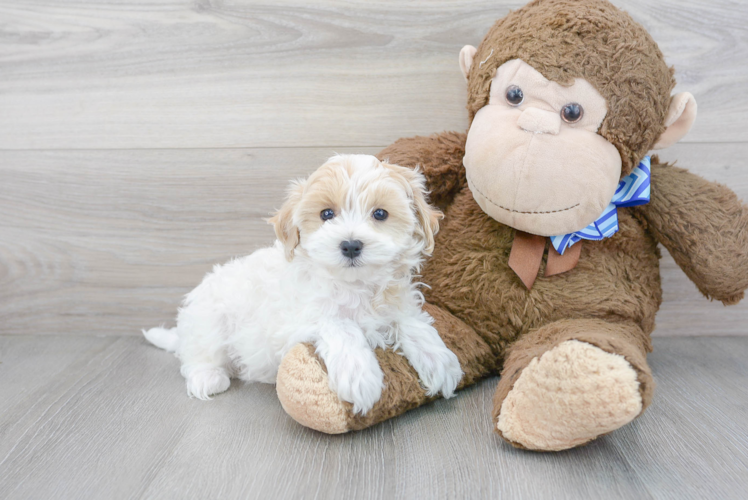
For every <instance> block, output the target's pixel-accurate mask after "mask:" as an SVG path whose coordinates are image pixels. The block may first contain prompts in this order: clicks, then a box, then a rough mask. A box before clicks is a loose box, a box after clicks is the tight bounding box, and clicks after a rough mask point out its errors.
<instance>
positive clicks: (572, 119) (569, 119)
mask: <svg viewBox="0 0 748 500" xmlns="http://www.w3.org/2000/svg"><path fill="white" fill-rule="evenodd" d="M583 116H584V108H582V106H580V105H579V104H577V103H575V102H573V103H571V104H567V105H566V106H564V109H562V110H561V118H562V119H563V120H564V121H565V122H566V123H576V122H578V121H579V120H581V119H582V117H583Z"/></svg>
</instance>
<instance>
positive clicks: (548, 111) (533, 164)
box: [464, 59, 621, 236]
mask: <svg viewBox="0 0 748 500" xmlns="http://www.w3.org/2000/svg"><path fill="white" fill-rule="evenodd" d="M607 111H608V109H607V105H606V102H605V98H604V97H602V96H601V95H600V93H599V92H598V91H597V90H595V88H594V87H593V86H592V85H590V84H589V83H588V82H587V81H585V80H584V79H581V78H577V79H576V80H575V81H574V84H573V85H571V86H568V87H564V86H561V85H559V84H558V83H555V82H551V81H549V80H548V79H546V78H545V77H544V76H543V75H541V74H540V73H539V72H538V71H536V70H535V69H533V68H532V67H531V66H530V65H528V64H527V63H525V62H523V61H521V60H519V59H513V60H511V61H508V62H506V63H504V64H503V65H501V67H499V68H498V70H497V72H496V76H495V77H494V78H493V81H492V82H491V92H490V97H489V101H488V105H486V106H484V107H483V108H481V109H480V110H479V111H478V112H477V113H476V115H475V117H474V118H473V123H472V125H471V127H470V131H469V133H468V138H467V144H466V146H465V159H464V164H465V169H466V173H467V180H468V185H469V187H470V190H471V191H472V193H473V196H474V198H475V200H476V201H477V202H478V204H479V205H480V207H481V208H482V209H483V211H484V212H486V213H487V214H489V215H490V216H491V217H493V218H494V219H496V220H498V221H499V222H502V223H504V224H506V225H508V226H511V227H513V228H515V229H519V230H522V231H527V232H531V233H533V234H539V235H542V236H553V235H557V234H563V233H571V232H574V231H578V230H580V229H582V228H584V227H586V226H587V225H589V224H590V223H592V222H593V221H594V220H595V219H596V218H597V217H598V216H599V215H600V214H601V213H602V212H603V210H604V209H605V207H607V206H608V204H609V203H610V200H611V198H612V197H613V194H614V193H615V190H616V186H617V185H618V181H619V179H620V177H621V156H620V155H619V154H618V150H617V149H616V148H615V146H613V145H612V144H611V143H609V142H608V141H606V140H605V139H604V138H603V137H601V136H600V135H598V133H597V131H598V129H599V127H600V124H601V123H602V122H603V119H604V118H605V115H606V114H607Z"/></svg>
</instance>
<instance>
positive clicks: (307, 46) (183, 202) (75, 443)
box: [0, 0, 748, 499]
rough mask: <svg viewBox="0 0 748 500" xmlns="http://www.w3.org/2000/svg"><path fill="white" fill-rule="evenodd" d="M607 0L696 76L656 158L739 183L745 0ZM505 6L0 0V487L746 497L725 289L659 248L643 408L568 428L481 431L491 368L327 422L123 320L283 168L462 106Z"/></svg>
mask: <svg viewBox="0 0 748 500" xmlns="http://www.w3.org/2000/svg"><path fill="white" fill-rule="evenodd" d="M614 3H616V4H617V5H619V6H620V7H622V8H624V9H626V10H627V11H629V12H630V13H631V15H632V16H633V17H634V18H635V19H637V20H638V21H639V22H641V23H642V24H643V25H644V26H645V27H646V28H647V29H648V30H649V31H650V32H651V33H652V35H653V36H654V38H655V39H656V40H657V41H658V42H659V44H660V47H661V48H662V51H663V53H664V54H665V56H666V58H667V60H668V62H669V63H670V64H673V65H674V66H675V68H676V77H677V79H678V81H679V85H678V87H677V89H676V91H681V90H688V91H690V92H692V93H693V94H694V95H695V96H696V99H697V100H698V102H699V118H698V120H697V124H696V126H695V128H694V130H693V131H692V133H691V134H690V135H689V136H688V137H687V138H686V139H685V140H684V141H683V143H681V144H679V145H677V146H675V147H673V148H671V149H670V150H667V151H665V152H664V153H663V154H662V155H661V156H663V157H664V158H665V159H667V160H672V161H674V160H678V164H679V165H680V166H683V167H687V168H689V169H691V170H692V171H693V172H695V173H698V174H700V175H703V176H705V177H706V178H708V179H711V180H715V181H718V182H721V183H724V184H727V185H729V186H730V187H732V188H733V189H734V190H735V191H736V192H737V193H738V194H739V195H740V196H741V197H742V198H743V199H744V200H748V168H746V163H747V162H748V2H744V1H742V0H657V1H652V0H614ZM522 4H524V0H466V1H460V0H412V1H408V2H403V1H401V0H376V1H363V0H361V1H346V0H320V1H318V2H308V1H305V0H281V1H275V0H273V1H264V2H263V1H252V0H225V1H223V0H142V1H138V2H133V1H126V0H106V1H99V2H90V1H88V0H66V1H64V2H61V1H59V0H28V1H27V0H13V1H8V0H0V498H1V499H5V498H19V499H29V498H44V499H46V498H63V499H79V498H103V499H110V498H141V497H149V498H178V499H181V498H263V499H265V498H275V497H283V498H332V497H334V498H343V497H345V498H369V497H370V498H471V497H472V498H476V497H486V498H503V497H505V498H616V497H619V498H650V497H652V498H677V499H682V498H709V497H711V498H720V499H724V498H745V491H746V490H747V487H748V458H747V457H748V438H747V435H748V434H747V431H746V428H747V427H748V389H746V388H748V380H746V368H745V367H746V363H745V361H744V360H745V359H747V357H748V301H744V303H742V304H740V305H738V306H734V307H731V308H725V307H723V306H722V305H721V304H719V303H713V302H709V301H707V300H705V299H704V298H703V297H701V295H700V294H699V293H698V291H697V290H696V288H695V287H694V285H693V284H692V283H691V282H690V281H689V280H688V279H687V278H686V277H685V275H684V274H683V273H682V272H681V271H680V269H678V267H677V266H676V265H675V263H674V262H673V260H672V259H671V258H670V257H669V256H668V255H667V254H666V255H665V257H664V259H663V262H662V276H663V289H664V303H663V306H662V309H661V311H660V313H659V315H658V317H657V324H658V327H657V330H656V332H655V335H656V336H658V338H657V339H656V342H655V347H656V349H655V352H654V354H652V355H651V356H650V362H651V365H652V368H653V370H654V371H655V375H656V377H657V380H658V383H659V386H658V392H657V395H656V398H655V402H654V404H653V406H652V407H651V408H650V409H649V410H648V411H647V413H646V414H645V415H644V416H643V417H642V418H640V419H639V420H637V421H636V422H635V423H634V424H632V425H630V426H627V427H625V428H624V429H621V430H619V431H617V432H615V433H613V434H611V435H610V436H607V437H605V438H603V439H601V440H599V441H598V442H596V443H593V444H592V445H590V446H587V447H585V448H582V449H579V450H574V451H571V452H566V453H559V454H533V453H525V452H520V451H517V450H514V449H512V448H510V447H507V446H506V445H504V444H503V443H502V442H501V441H500V440H499V439H498V438H497V437H496V436H495V435H493V434H492V433H491V431H490V418H489V406H490V400H491V396H492V393H493V390H494V387H495V383H496V381H495V380H490V381H486V382H484V383H482V384H480V385H478V386H476V387H473V388H470V389H468V390H466V391H464V393H462V394H460V396H459V397H457V398H455V399H454V400H450V401H440V402H437V403H435V404H433V405H431V406H428V407H426V408H422V409H420V410H417V411H414V412H411V413H409V414H407V415H405V416H403V417H400V418H398V419H395V420H393V421H391V422H386V423H384V424H382V425H380V426H378V427H376V428H374V429H370V430H368V431H364V432H361V433H358V434H353V435H350V436H340V437H330V436H323V435H320V434H317V433H314V432H311V431H308V430H306V429H302V428H300V427H299V426H297V425H296V424H294V423H293V422H292V421H290V420H289V419H288V418H287V417H286V415H285V414H284V413H283V411H282V409H281V407H280V405H279V404H278V401H277V398H276V397H275V394H274V390H273V388H272V387H269V386H239V385H235V386H234V387H232V389H231V390H230V391H229V392H228V393H227V394H225V395H223V396H221V397H219V398H217V399H216V400H215V401H213V402H211V403H202V402H197V401H191V400H189V399H188V398H187V397H186V395H185V393H184V388H183V385H182V381H181V379H180V377H179V374H178V370H177V363H176V360H175V359H173V358H172V357H170V356H169V355H167V354H165V353H163V352H160V351H158V350H156V349H154V348H151V347H149V346H148V345H146V344H145V343H144V341H143V340H142V338H141V337H140V333H139V331H140V328H144V327H151V326H155V325H158V324H161V323H169V322H170V321H171V320H172V318H173V317H174V314H175V311H176V307H177V305H178V303H179V300H180V298H181V297H182V296H183V295H184V294H185V293H186V292H187V291H189V289H190V288H192V287H193V286H195V285H196V284H197V283H198V282H199V280H200V278H201V276H202V275H203V274H204V273H205V272H206V271H207V270H209V269H210V267H211V266H212V265H213V264H214V263H216V262H221V261H224V260H226V259H228V258H230V257H232V256H235V255H242V254H246V253H248V252H250V251H252V250H254V249H255V248H258V247H259V246H262V245H266V244H269V243H270V242H271V241H272V230H271V228H270V227H268V226H267V225H266V224H265V222H264V220H263V219H264V218H266V217H267V216H268V215H269V213H270V212H271V211H272V210H273V209H274V208H277V207H278V206H279V205H280V202H281V197H282V195H283V190H284V188H285V186H286V184H287V182H288V180H289V179H291V178H293V177H296V176H303V175H306V174H307V173H309V172H311V171H312V170H314V169H315V168H316V167H317V166H319V165H320V164H321V163H322V162H323V161H324V160H325V159H326V158H327V157H329V156H331V155H332V154H333V153H334V152H362V153H375V152H377V151H379V150H380V149H382V148H383V147H385V146H387V145H388V144H389V143H391V142H392V141H393V140H395V139H397V138H398V137H403V136H412V135H416V134H420V135H427V134H431V133H434V132H440V131H443V130H465V129H466V128H467V113H466V111H465V101H466V96H465V82H464V80H463V78H462V75H461V74H460V72H459V69H458V64H457V55H458V53H459V50H460V48H461V47H462V46H463V45H465V44H472V45H477V44H478V43H479V42H480V40H481V38H482V37H483V35H484V34H485V33H486V31H487V29H488V28H489V27H490V26H491V24H492V23H493V22H494V21H495V20H496V19H498V18H499V17H501V16H503V15H505V14H506V13H507V12H508V11H509V9H514V8H517V7H520V6H521V5H522ZM731 337H733V338H731Z"/></svg>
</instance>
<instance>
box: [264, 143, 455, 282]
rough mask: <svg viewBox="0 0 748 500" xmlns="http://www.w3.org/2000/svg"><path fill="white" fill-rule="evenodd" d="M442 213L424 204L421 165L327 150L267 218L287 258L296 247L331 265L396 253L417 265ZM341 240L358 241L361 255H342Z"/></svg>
mask: <svg viewBox="0 0 748 500" xmlns="http://www.w3.org/2000/svg"><path fill="white" fill-rule="evenodd" d="M326 210H331V211H332V212H331V213H332V214H333V216H332V218H330V219H329V220H324V218H323V217H322V213H323V212H324V211H326ZM377 210H384V211H385V212H386V219H384V220H378V219H376V217H375V213H376V211H377ZM329 213H330V212H328V214H329ZM380 214H381V212H380ZM441 217H442V214H441V212H439V211H438V210H436V209H434V208H432V207H431V206H430V205H429V204H428V201H427V198H426V191H425V179H424V177H423V175H421V174H420V173H419V172H417V171H414V170H411V169H408V168H405V167H400V166H398V165H391V164H388V163H383V162H380V161H378V160H377V159H376V158H375V157H373V156H368V155H342V156H335V157H333V158H330V160H328V161H327V162H326V163H325V164H324V165H322V166H321V167H320V168H319V169H317V171H315V172H314V173H313V174H312V175H310V176H309V178H308V179H307V180H305V181H296V182H294V183H293V184H292V185H291V187H290V189H289V194H288V198H287V199H286V202H285V203H284V205H283V206H282V207H281V209H280V210H279V211H278V213H277V214H276V215H275V216H274V217H272V218H271V219H270V220H269V222H270V223H272V224H273V225H274V226H275V232H276V235H277V237H278V240H279V241H280V242H281V243H283V245H284V247H285V253H286V257H287V258H288V259H289V260H291V259H293V258H294V255H295V252H298V251H299V247H301V249H302V251H303V252H304V254H305V255H306V256H309V257H310V258H313V259H315V260H319V261H320V263H321V264H323V265H327V266H329V267H338V266H348V267H361V266H367V265H373V266H381V265H385V264H388V263H390V261H391V260H392V259H396V258H397V259H404V263H407V264H408V267H416V268H417V267H418V266H419V264H420V259H421V258H422V256H424V255H430V254H431V252H432V251H433V249H434V235H435V234H436V232H437V231H438V229H439V219H440V218H441ZM345 241H360V242H362V244H363V249H362V252H361V258H360V259H355V260H352V261H347V260H346V259H343V258H342V257H341V256H340V255H339V254H340V249H339V247H340V245H341V244H342V243H344V242H345ZM406 261H407V262H406ZM411 261H413V262H411ZM416 261H418V262H416ZM349 264H350V265H349Z"/></svg>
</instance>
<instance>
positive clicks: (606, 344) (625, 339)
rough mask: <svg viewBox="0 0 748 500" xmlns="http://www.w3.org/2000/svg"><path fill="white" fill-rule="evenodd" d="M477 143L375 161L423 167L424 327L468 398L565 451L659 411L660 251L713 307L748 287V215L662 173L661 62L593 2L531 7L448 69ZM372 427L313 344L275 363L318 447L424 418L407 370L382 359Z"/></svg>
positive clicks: (680, 117) (695, 184)
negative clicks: (485, 393) (452, 364)
mask: <svg viewBox="0 0 748 500" xmlns="http://www.w3.org/2000/svg"><path fill="white" fill-rule="evenodd" d="M459 60H460V66H461V68H462V71H463V73H464V75H465V77H466V79H467V85H468V104H467V109H468V112H469V117H470V129H469V130H468V132H467V134H461V133H456V132H447V133H442V134H438V135H434V136H431V137H415V138H411V139H401V140H399V141H397V142H395V143H394V144H393V145H392V146H390V147H388V148H387V149H385V150H384V151H382V152H381V154H380V155H379V156H380V158H382V159H387V160H388V161H390V162H392V163H398V164H401V165H405V166H410V167H413V168H415V167H418V168H420V169H422V171H423V173H424V174H425V175H426V177H427V179H428V187H429V189H430V191H431V201H432V203H434V204H435V205H437V206H438V207H439V208H441V209H442V210H443V211H444V213H445V219H444V221H443V223H442V229H441V231H440V233H439V234H438V235H437V239H436V248H435V251H434V254H433V257H432V258H431V259H430V260H429V262H428V263H427V265H426V267H425V269H424V271H423V281H424V282H425V283H427V284H428V285H429V286H430V287H431V288H430V289H429V290H427V291H426V292H425V293H426V299H427V304H426V305H425V309H426V310H427V311H428V312H429V313H430V314H431V315H432V316H433V318H434V320H435V326H436V328H437V330H438V331H439V333H440V335H441V336H442V338H443V339H444V342H445V343H446V345H447V346H448V347H449V348H450V349H452V351H453V352H454V353H455V354H457V356H458V358H459V360H460V364H461V366H462V369H463V371H464V377H463V379H462V382H461V386H462V387H464V386H467V385H470V384H473V383H475V382H476V381H478V380H480V379H482V378H484V377H486V376H489V375H493V374H497V373H498V374H500V375H501V379H500V381H499V383H498V387H497V389H496V393H495V396H494V401H493V425H494V430H495V431H496V432H498V433H499V434H500V435H501V436H502V437H503V438H504V439H505V440H506V441H508V442H509V443H511V444H513V445H514V446H517V447H522V448H527V449H532V450H563V449H567V448H571V447H574V446H579V445H582V444H584V443H587V442H589V441H591V440H593V439H595V438H596V437H598V436H601V435H603V434H606V433H608V432H611V431H613V430H615V429H617V428H619V427H621V426H623V425H625V424H627V423H629V422H631V421H632V420H633V419H634V418H636V417H637V416H638V415H641V413H642V412H643V411H644V409H645V408H646V407H647V405H649V404H650V402H651V400H652V393H653V389H654V382H653V380H652V373H651V371H650V368H649V366H648V365H647V353H648V352H650V351H651V350H652V344H651V341H650V334H651V333H652V331H653V330H654V326H655V313H656V312H657V310H658V308H659V306H660V302H661V297H662V291H661V287H660V272H659V259H660V252H659V251H658V247H657V245H658V243H659V244H662V245H663V246H664V247H665V248H667V249H668V251H669V252H670V254H671V255H672V256H673V258H674V259H675V261H676V262H677V263H678V265H679V266H680V267H681V268H682V269H683V271H684V272H685V273H686V274H687V275H688V277H689V278H690V279H691V280H692V281H693V282H694V283H695V284H696V286H697V287H698V289H699V290H700V291H701V292H702V293H703V294H704V295H705V296H706V297H708V298H711V299H716V300H719V301H722V302H723V303H724V304H735V303H737V302H738V301H740V300H741V299H742V298H743V293H744V290H745V289H746V288H748V207H746V206H745V205H743V204H741V202H740V201H739V200H738V198H737V197H736V195H735V194H734V193H733V192H732V191H731V190H729V189H728V188H726V187H724V186H721V185H718V184H715V183H712V182H708V181H706V180H704V179H702V178H700V177H697V176H696V175H693V174H691V173H689V172H688V171H687V170H684V169H681V168H676V167H674V166H672V165H669V164H667V163H661V162H660V161H659V160H658V159H657V157H656V156H651V157H649V156H648V154H649V152H650V150H656V149H661V148H666V147H668V146H670V145H672V144H674V143H676V142H677V141H678V140H680V139H681V138H682V137H683V136H684V135H685V134H686V133H687V132H688V130H689V129H690V128H691V125H692V124H693V122H694V119H695V118H696V102H695V100H694V98H693V96H692V95H690V94H688V93H682V94H677V95H674V96H671V92H672V90H673V87H674V86H675V80H674V78H673V70H672V69H670V68H668V66H667V65H666V63H665V60H664V58H663V55H662V53H661V52H660V50H659V48H658V47H657V44H656V43H655V42H654V40H653V39H652V38H651V37H650V35H649V34H648V33H647V32H646V31H645V30H644V29H643V28H642V27H641V26H640V25H639V24H637V23H636V22H635V21H633V20H632V19H631V17H629V16H628V15H627V14H626V13H624V12H622V11H620V10H618V9H617V8H616V7H614V6H613V5H611V4H610V3H608V2H607V1H605V0H535V1H533V2H531V3H529V4H528V5H526V6H525V7H523V8H521V9H519V10H517V11H514V12H512V13H510V14H509V15H507V16H506V17H505V18H503V19H500V20H499V21H498V22H497V23H496V24H495V25H494V26H493V27H492V28H491V30H490V31H489V33H488V34H487V35H486V37H485V39H484V40H483V42H482V43H481V44H480V46H479V47H478V48H477V49H475V48H474V47H470V46H467V47H465V48H463V49H462V52H461V53H460V59H459ZM377 356H378V359H379V361H380V364H381V366H382V369H383V370H384V373H385V385H386V388H385V390H384V392H383V394H382V398H381V400H380V401H379V402H378V403H377V404H376V406H375V407H374V409H373V410H371V411H370V412H369V413H367V414H366V415H357V414H354V413H353V412H352V411H351V405H350V404H349V403H346V402H342V401H340V400H338V398H337V396H336V395H335V393H333V392H332V391H331V390H330V389H329V387H328V386H327V376H326V373H325V368H324V365H323V364H322V363H321V362H320V361H319V359H318V358H317V356H316V355H315V353H314V349H313V348H312V347H311V346H309V345H303V344H302V345H297V346H296V347H294V348H293V349H292V350H291V351H290V352H289V354H288V355H287V356H286V357H285V358H284V360H283V362H282V364H281V367H280V370H279V373H278V380H277V389H278V396H279V397H280V400H281V402H282V404H283V407H284V408H285V410H286V412H287V413H288V414H289V415H291V416H292V417H293V418H294V419H296V420H297V421H298V422H300V423H301V424H303V425H306V426H309V427H312V428H314V429H317V430H320V431H323V432H328V433H342V432H347V431H350V430H356V429H363V428H365V427H368V426H371V425H373V424H376V423H378V422H381V421H383V420H385V419H388V418H391V417H394V416H396V415H398V414H401V413H403V412H405V411H407V410H409V409H412V408H415V407H417V406H419V405H421V404H424V403H426V402H428V401H430V398H428V397H427V396H426V394H425V391H424V389H422V388H421V386H420V385H419V382H418V377H417V375H416V373H415V371H414V370H413V369H412V368H411V367H410V366H409V365H408V363H407V361H406V360H405V358H404V357H402V356H401V355H399V354H397V353H396V352H392V351H382V350H378V352H377Z"/></svg>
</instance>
